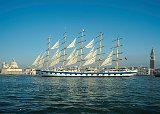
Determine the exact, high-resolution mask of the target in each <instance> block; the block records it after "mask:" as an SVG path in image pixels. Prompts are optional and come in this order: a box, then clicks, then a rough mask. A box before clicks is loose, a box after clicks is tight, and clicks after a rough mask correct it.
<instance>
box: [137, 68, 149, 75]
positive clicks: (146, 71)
mask: <svg viewBox="0 0 160 114" xmlns="http://www.w3.org/2000/svg"><path fill="white" fill-rule="evenodd" d="M137 69H138V73H137V75H150V68H148V67H138V68H137Z"/></svg>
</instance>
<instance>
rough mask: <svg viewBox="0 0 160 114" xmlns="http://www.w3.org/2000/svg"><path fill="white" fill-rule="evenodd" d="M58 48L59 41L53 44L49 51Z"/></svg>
mask: <svg viewBox="0 0 160 114" xmlns="http://www.w3.org/2000/svg"><path fill="white" fill-rule="evenodd" d="M55 48H59V40H58V41H57V42H56V43H55V44H54V46H53V47H52V48H51V49H55Z"/></svg>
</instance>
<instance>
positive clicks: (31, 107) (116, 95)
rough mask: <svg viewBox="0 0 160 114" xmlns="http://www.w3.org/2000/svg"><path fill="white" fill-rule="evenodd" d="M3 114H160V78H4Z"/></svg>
mask: <svg viewBox="0 0 160 114" xmlns="http://www.w3.org/2000/svg"><path fill="white" fill-rule="evenodd" d="M0 113H2V114H5V113H7V114H8V113H21V114H25V113H37V114H57V113H58V114H72V113H74V114H79V113H82V114H85V113H87V114H94V113H95V114H108V113H111V114H122V113H126V114H131V113H132V114H151V113H152V114H160V78H158V77H154V76H135V77H94V78H91V77H90V78H87V77H86V78H85V77H40V76H13V75H11V76H3V75H1V76H0Z"/></svg>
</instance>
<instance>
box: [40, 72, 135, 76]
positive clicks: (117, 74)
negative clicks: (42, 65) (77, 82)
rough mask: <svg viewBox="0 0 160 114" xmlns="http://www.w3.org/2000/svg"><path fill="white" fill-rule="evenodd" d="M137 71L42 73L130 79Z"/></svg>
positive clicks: (46, 74) (43, 73)
mask: <svg viewBox="0 0 160 114" xmlns="http://www.w3.org/2000/svg"><path fill="white" fill-rule="evenodd" d="M136 74H137V72H136V71H126V72H120V71H117V72H60V71H59V72H55V71H41V74H40V75H41V76H43V77H130V76H135V75H136Z"/></svg>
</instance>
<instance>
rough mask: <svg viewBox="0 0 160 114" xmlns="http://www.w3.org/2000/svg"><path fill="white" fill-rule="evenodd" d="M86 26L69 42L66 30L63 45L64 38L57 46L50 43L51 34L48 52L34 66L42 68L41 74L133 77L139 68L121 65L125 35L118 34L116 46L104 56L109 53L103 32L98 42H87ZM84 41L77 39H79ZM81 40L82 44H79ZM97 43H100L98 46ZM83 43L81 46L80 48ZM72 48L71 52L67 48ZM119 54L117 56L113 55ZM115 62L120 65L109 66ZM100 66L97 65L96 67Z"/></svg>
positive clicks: (54, 75) (42, 54) (41, 55)
mask: <svg viewBox="0 0 160 114" xmlns="http://www.w3.org/2000/svg"><path fill="white" fill-rule="evenodd" d="M84 32H85V31H84V30H82V31H81V32H80V33H79V37H78V38H75V39H74V40H73V41H72V42H71V43H70V44H69V45H67V44H66V32H65V33H64V35H63V36H64V37H63V39H62V40H61V41H62V43H61V45H63V48H62V49H60V41H59V40H58V41H57V42H56V43H55V44H54V45H53V47H51V46H50V39H51V36H49V37H48V49H47V53H46V52H45V53H40V55H38V57H37V58H36V60H35V61H34V63H33V64H32V66H35V67H36V68H37V69H40V70H39V71H40V72H39V75H41V76H53V77H98V76H99V77H129V76H134V75H136V74H137V71H136V70H129V69H127V68H120V67H119V61H120V60H123V59H121V58H119V54H122V53H120V52H119V48H120V47H121V46H122V45H120V40H121V38H117V39H116V40H114V41H113V42H115V43H116V46H115V47H113V48H112V49H113V50H115V53H113V50H112V51H111V52H110V53H109V55H108V56H107V57H106V58H105V59H104V58H103V55H104V54H105V53H103V52H102V50H103V47H104V46H103V45H102V41H103V33H102V32H100V35H99V36H97V37H96V40H97V39H98V41H97V42H95V43H94V39H92V40H91V41H90V42H89V43H88V44H87V45H84V42H85V41H86V40H85V39H84V38H85V35H84ZM78 39H79V40H80V41H77V40H78ZM76 44H79V46H76ZM94 44H95V45H96V46H98V47H94ZM77 47H79V48H77ZM71 49H72V52H71V53H70V54H69V55H68V54H67V50H71ZM84 49H91V50H90V52H88V53H87V54H85V53H84V51H85V50H84ZM51 50H56V52H55V54H54V55H53V56H52V57H50V55H51ZM112 56H115V60H113V59H112ZM112 62H116V67H115V68H112V69H107V68H106V67H107V66H109V65H111V64H112ZM94 66H96V67H94Z"/></svg>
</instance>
